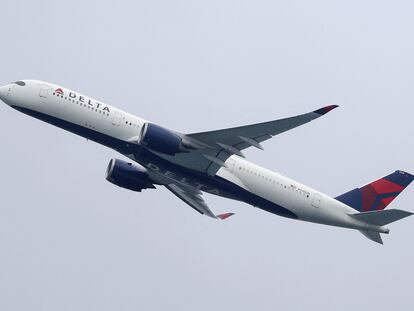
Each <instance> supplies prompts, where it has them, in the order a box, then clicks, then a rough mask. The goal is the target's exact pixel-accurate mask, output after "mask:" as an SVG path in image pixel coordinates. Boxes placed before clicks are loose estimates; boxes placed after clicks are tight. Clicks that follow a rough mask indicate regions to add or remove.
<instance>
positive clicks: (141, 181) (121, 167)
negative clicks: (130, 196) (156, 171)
mask: <svg viewBox="0 0 414 311" xmlns="http://www.w3.org/2000/svg"><path fill="white" fill-rule="evenodd" d="M106 180H107V181H109V182H111V183H113V184H114V185H117V186H119V187H121V188H125V189H129V190H132V191H138V192H141V190H143V189H148V188H152V189H154V188H155V186H154V185H153V184H152V182H151V179H150V178H149V174H148V171H147V170H146V168H144V167H142V166H141V165H139V164H135V163H130V162H126V161H123V160H119V159H111V161H109V164H108V169H107V171H106Z"/></svg>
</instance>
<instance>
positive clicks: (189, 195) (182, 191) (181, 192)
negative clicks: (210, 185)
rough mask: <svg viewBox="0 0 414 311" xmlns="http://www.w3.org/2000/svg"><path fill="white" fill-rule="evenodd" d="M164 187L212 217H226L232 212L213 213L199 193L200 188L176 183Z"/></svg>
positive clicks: (201, 212) (200, 211)
mask: <svg viewBox="0 0 414 311" xmlns="http://www.w3.org/2000/svg"><path fill="white" fill-rule="evenodd" d="M165 187H166V188H167V189H168V190H170V191H171V192H172V193H174V194H175V195H176V196H177V197H179V198H180V199H181V200H183V201H184V202H185V203H187V204H188V205H190V206H191V207H192V208H194V209H195V210H196V211H197V212H199V213H200V214H203V215H206V216H210V217H212V218H218V219H226V218H228V217H230V216H232V215H234V214H233V213H225V214H220V215H215V214H214V213H213V212H212V211H211V210H210V209H209V207H208V206H207V204H206V202H205V201H204V200H203V198H202V197H201V195H202V194H203V193H202V192H201V191H200V190H198V189H195V188H192V187H184V186H181V185H177V184H168V185H165Z"/></svg>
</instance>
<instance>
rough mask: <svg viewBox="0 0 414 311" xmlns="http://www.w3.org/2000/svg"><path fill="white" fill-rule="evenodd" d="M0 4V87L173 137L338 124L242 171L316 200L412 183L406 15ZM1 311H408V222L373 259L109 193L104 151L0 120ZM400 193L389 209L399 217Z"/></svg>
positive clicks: (291, 232) (255, 214) (319, 6)
mask: <svg viewBox="0 0 414 311" xmlns="http://www.w3.org/2000/svg"><path fill="white" fill-rule="evenodd" d="M113 2H114V3H113V4H111V5H108V4H106V3H105V2H103V1H78V0H73V1H56V0H54V1H41V0H40V1H18V0H16V1H3V2H2V5H1V19H0V29H1V47H2V48H1V52H0V53H1V54H0V55H1V58H0V68H1V73H0V84H6V83H9V82H11V81H14V80H18V79H25V78H32V79H39V80H45V81H50V82H53V83H56V84H59V85H62V86H64V87H67V88H71V89H74V90H77V91H78V92H80V93H84V94H87V95H88V96H91V97H94V98H96V99H98V100H100V101H103V102H106V103H108V104H110V105H113V106H116V107H119V108H121V109H124V110H127V111H129V112H131V113H134V114H136V115H138V116H141V117H143V118H145V119H148V120H151V121H153V122H156V123H159V124H161V125H164V126H167V127H169V128H172V129H175V130H178V131H182V132H198V131H204V130H209V129H217V128H224V127H231V126H237V125H241V124H248V123H255V122H261V121H267V120H271V119H278V118H282V117H287V116H292V115H296V114H300V113H304V112H308V111H312V110H315V109H317V108H320V107H322V106H325V105H331V104H335V105H340V108H338V109H336V110H334V111H332V112H331V113H329V114H328V115H326V116H324V117H323V118H320V119H318V120H316V121H314V122H312V123H310V124H307V125H305V126H303V127H301V128H298V129H295V130H292V131H290V132H288V133H285V134H282V135H280V136H277V137H274V138H273V139H272V140H270V141H268V142H266V143H265V144H264V147H265V152H262V151H260V150H256V149H255V150H248V151H247V152H246V155H247V157H248V159H249V160H250V161H253V162H256V163H258V164H259V165H262V166H264V167H267V168H269V169H272V170H275V171H278V172H280V173H282V174H284V175H287V176H289V177H291V178H293V179H296V180H298V181H300V182H303V183H305V184H307V185H309V186H311V187H314V188H316V189H318V190H321V191H322V192H325V193H327V194H330V195H333V196H335V195H338V194H341V193H343V192H345V191H348V190H350V189H353V188H354V187H356V186H361V185H363V184H365V183H367V182H369V181H372V180H375V179H377V178H379V177H382V176H384V175H386V174H388V173H390V172H393V171H394V170H396V169H402V170H406V171H408V172H411V173H414V164H413V151H414V143H413V134H414V131H413V129H414V126H413V111H414V109H413V104H414V43H413V42H414V41H413V38H414V19H413V12H414V4H413V2H412V1H378V0H376V1H360V0H359V1H354V0H348V1H320V0H315V1H293V0H290V1H261V0H256V1H236V0H231V1H230V0H210V1H189V0H186V1H184V0H183V1H171V0H170V1H158V0H152V1H119V0H118V1H113ZM0 114H1V116H2V117H3V118H2V122H1V123H0V139H1V144H2V152H1V155H0V159H1V171H2V182H1V190H0V191H1V198H2V200H1V205H0V310H53V311H55V310H78V311H79V310H89V311H90V310H100V311H103V310H200V311H202V310H304V309H306V310H325V309H334V310H347V311H348V310H363V309H366V310H412V308H413V306H414V301H413V299H412V293H413V289H412V287H413V286H412V284H413V279H414V270H413V262H414V217H412V218H408V219H405V220H402V221H400V222H397V223H394V224H392V225H391V226H390V227H391V234H390V235H389V236H384V242H385V245H384V246H381V245H378V244H375V243H373V242H372V241H369V240H368V239H366V238H365V237H363V236H362V235H361V234H360V233H359V232H356V231H351V230H346V229H340V228H333V227H327V226H321V225H316V224H309V223H303V222H298V221H293V220H289V219H285V218H281V217H278V216H276V215H273V214H269V213H267V212H265V211H262V210H260V209H256V208H253V207H250V206H248V205H246V204H243V203H240V202H235V201H230V200H226V199H223V198H219V197H214V196H211V195H206V197H205V198H206V201H207V202H208V204H209V205H210V207H211V209H212V210H213V211H215V212H216V213H218V212H227V211H232V212H235V213H236V215H235V216H233V217H232V218H231V219H229V220H227V221H223V222H221V221H214V220H212V219H210V218H208V217H203V216H200V215H199V214H198V213H196V212H194V210H193V209H191V208H190V207H188V206H187V205H185V203H183V202H182V201H180V200H178V199H177V198H176V197H175V196H173V195H172V194H171V193H169V192H168V191H167V190H165V189H162V188H159V189H157V190H147V191H143V192H142V193H134V192H131V191H127V190H123V189H121V188H118V187H116V186H114V185H112V184H110V183H108V182H107V181H105V179H104V174H105V170H106V166H107V163H108V162H109V160H110V158H112V157H118V158H123V157H122V156H121V155H119V154H116V153H115V152H114V151H112V150H110V149H107V148H105V147H103V146H100V145H98V144H95V143H93V142H87V141H86V140H85V139H83V138H80V137H78V136H75V135H73V134H70V133H67V132H64V131H63V130H60V129H58V128H54V127H52V126H50V125H47V124H45V123H42V122H41V121H38V120H36V119H32V118H30V117H28V116H25V115H23V114H21V113H18V112H17V111H15V110H13V109H10V108H9V107H8V106H6V105H4V104H1V105H0ZM413 202H414V190H413V187H412V186H411V187H410V188H408V189H407V190H406V191H405V192H404V193H402V194H401V195H400V196H399V197H398V199H397V200H396V201H394V202H393V204H392V207H393V208H399V209H406V210H409V211H412V212H414V206H413Z"/></svg>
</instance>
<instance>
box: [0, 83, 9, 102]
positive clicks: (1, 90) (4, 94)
mask: <svg viewBox="0 0 414 311" xmlns="http://www.w3.org/2000/svg"><path fill="white" fill-rule="evenodd" d="M9 92H10V85H4V86H1V87H0V99H1V100H2V101H4V102H5V103H6V104H7V98H8V96H9Z"/></svg>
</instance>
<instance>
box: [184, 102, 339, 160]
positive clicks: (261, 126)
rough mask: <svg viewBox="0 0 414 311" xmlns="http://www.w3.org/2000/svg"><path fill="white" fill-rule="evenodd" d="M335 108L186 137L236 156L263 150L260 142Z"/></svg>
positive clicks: (333, 106)
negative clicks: (240, 153) (247, 149)
mask: <svg viewBox="0 0 414 311" xmlns="http://www.w3.org/2000/svg"><path fill="white" fill-rule="evenodd" d="M336 107H338V106H336V105H332V106H327V107H324V108H321V109H318V110H315V111H312V112H309V113H305V114H302V115H299V116H295V117H291V118H286V119H280V120H274V121H269V122H263V123H257V124H251V125H245V126H239V127H233V128H228V129H223V130H218V131H210V132H202V133H194V134H189V135H188V136H190V137H192V138H194V139H196V140H199V141H201V142H203V143H205V144H207V145H210V146H212V147H215V148H216V149H224V150H225V151H228V152H231V153H233V154H238V153H239V152H240V150H243V149H246V148H248V147H252V146H253V147H257V148H260V149H263V148H262V146H261V145H260V143H261V142H262V141H265V140H268V139H270V138H272V137H273V136H275V135H277V134H280V133H283V132H286V131H288V130H291V129H293V128H295V127H298V126H300V125H302V124H305V123H308V122H310V121H312V120H314V119H317V118H319V117H321V116H322V115H324V114H326V113H328V112H329V111H331V110H332V109H335V108H336ZM233 148H234V149H233Z"/></svg>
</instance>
